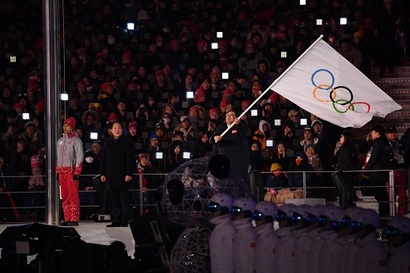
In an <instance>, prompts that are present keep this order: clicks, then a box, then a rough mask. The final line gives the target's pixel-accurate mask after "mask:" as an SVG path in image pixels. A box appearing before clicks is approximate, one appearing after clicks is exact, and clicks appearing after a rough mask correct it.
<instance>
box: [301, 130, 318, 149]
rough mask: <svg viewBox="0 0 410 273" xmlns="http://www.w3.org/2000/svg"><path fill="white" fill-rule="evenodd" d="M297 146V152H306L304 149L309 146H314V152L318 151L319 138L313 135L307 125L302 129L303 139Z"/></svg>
mask: <svg viewBox="0 0 410 273" xmlns="http://www.w3.org/2000/svg"><path fill="white" fill-rule="evenodd" d="M299 145H300V146H299V147H298V150H302V151H304V152H306V148H307V147H308V146H309V145H313V146H315V151H319V145H320V143H319V138H318V137H316V136H315V135H314V134H313V132H312V127H310V126H309V125H308V126H305V128H303V138H302V140H301V141H300V142H299Z"/></svg>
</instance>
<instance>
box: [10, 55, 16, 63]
mask: <svg viewBox="0 0 410 273" xmlns="http://www.w3.org/2000/svg"><path fill="white" fill-rule="evenodd" d="M10 62H11V63H15V62H17V56H14V55H11V56H10Z"/></svg>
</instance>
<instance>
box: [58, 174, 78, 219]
mask: <svg viewBox="0 0 410 273" xmlns="http://www.w3.org/2000/svg"><path fill="white" fill-rule="evenodd" d="M73 176H74V174H73V173H60V174H59V175H58V179H59V181H60V186H61V199H62V205H63V214H64V221H69V222H78V221H79V220H80V197H79V195H78V180H76V181H73Z"/></svg>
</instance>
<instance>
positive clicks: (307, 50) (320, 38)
mask: <svg viewBox="0 0 410 273" xmlns="http://www.w3.org/2000/svg"><path fill="white" fill-rule="evenodd" d="M322 38H323V34H320V36H319V38H317V39H316V41H314V42H313V43H312V44H311V45H310V46H309V47H308V48H307V49H306V50H305V52H303V53H302V55H300V56H299V58H297V59H296V61H294V62H293V63H292V64H291V65H290V66H289V67H288V69H286V70H285V71H284V72H283V73H282V74H280V76H279V77H278V78H277V79H276V80H274V81H273V83H271V85H269V87H268V88H266V89H265V91H263V93H262V94H261V95H260V96H259V97H257V98H256V99H255V100H254V101H253V102H252V103H251V105H249V106H248V108H246V109H245V111H243V112H242V114H240V115H239V117H238V119H241V118H242V117H243V115H245V114H246V113H247V112H248V111H249V110H250V109H251V108H252V107H253V106H254V105H255V104H256V103H257V102H258V101H259V100H260V99H261V98H262V97H263V96H264V95H265V94H266V93H267V92H269V91H270V90H271V89H272V88H273V86H275V84H276V83H277V82H278V81H279V80H280V79H282V77H284V76H285V75H286V73H287V71H289V70H291V69H292V67H293V66H295V65H296V63H297V62H298V61H299V60H300V59H302V58H303V56H305V55H306V53H307V52H309V50H310V49H311V48H312V47H314V46H315V45H316V44H317V43H318V42H319V41H320V40H322ZM234 125H235V122H232V123H231V125H229V126H228V128H226V129H225V131H224V132H223V133H222V134H221V137H223V136H224V135H225V134H226V133H227V132H228V131H229V130H230V129H231V128H232V127H233V126H234Z"/></svg>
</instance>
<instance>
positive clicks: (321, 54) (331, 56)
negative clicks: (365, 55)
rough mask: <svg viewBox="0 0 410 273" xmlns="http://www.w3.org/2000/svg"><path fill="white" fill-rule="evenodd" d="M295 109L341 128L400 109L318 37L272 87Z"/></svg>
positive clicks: (363, 123) (366, 121)
mask: <svg viewBox="0 0 410 273" xmlns="http://www.w3.org/2000/svg"><path fill="white" fill-rule="evenodd" d="M269 89H271V90H274V91H275V92H277V93H279V94H280V95H282V96H284V97H285V98H287V99H289V100H290V101H292V102H293V103H295V104H297V105H298V106H299V107H301V108H303V109H305V110H306V111H309V112H310V113H313V114H315V115H316V116H318V117H319V118H321V119H324V120H327V121H329V122H331V123H333V124H336V125H338V126H341V127H344V128H346V127H354V128H360V127H362V126H363V125H365V124H366V123H368V122H369V121H370V120H371V119H372V117H373V116H378V117H382V118H384V117H385V116H386V115H387V114H389V113H391V112H393V111H396V110H400V109H401V108H402V107H401V106H400V105H399V104H397V103H396V102H395V101H394V100H393V99H392V98H391V97H389V96H388V95H387V94H386V93H385V92H384V91H383V90H381V89H380V88H379V87H378V86H377V85H376V84H374V83H373V82H372V81H371V80H370V79H369V78H367V76H366V75H364V74H363V73H362V72H361V71H360V70H358V69H357V68H356V67H355V66H354V65H352V64H351V63H350V62H349V61H347V60H346V59H345V58H344V57H343V56H342V55H340V54H339V53H338V52H337V51H336V50H334V49H333V48H332V47H331V46H330V45H328V44H327V43H326V42H325V41H323V40H322V37H320V38H319V39H318V40H316V41H315V43H313V44H312V45H311V46H310V47H309V48H308V49H307V50H306V51H305V52H304V53H303V54H302V56H300V57H299V58H298V59H297V60H296V61H295V62H294V63H293V64H292V65H291V66H290V67H289V68H288V69H287V70H286V71H285V72H284V73H283V74H282V75H281V76H280V77H279V78H278V79H277V80H276V81H275V82H273V83H272V85H271V86H270V87H269Z"/></svg>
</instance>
